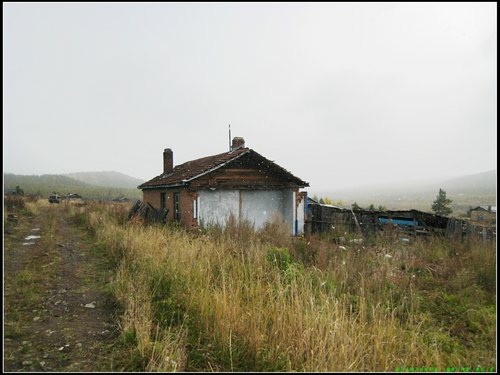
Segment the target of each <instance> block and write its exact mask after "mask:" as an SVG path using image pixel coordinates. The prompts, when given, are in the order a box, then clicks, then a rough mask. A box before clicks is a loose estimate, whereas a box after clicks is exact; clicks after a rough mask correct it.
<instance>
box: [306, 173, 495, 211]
mask: <svg viewBox="0 0 500 375" xmlns="http://www.w3.org/2000/svg"><path fill="white" fill-rule="evenodd" d="M496 182H497V172H496V170H491V171H487V172H482V173H476V174H471V175H466V176H460V177H456V178H452V179H446V180H443V181H434V182H425V183H420V184H419V183H418V182H411V184H410V183H408V182H404V181H402V182H401V183H396V184H392V185H388V186H363V187H355V188H352V189H339V190H336V189H334V188H332V189H331V190H327V191H318V192H315V191H312V192H311V195H313V196H314V195H316V196H317V197H328V198H330V199H333V200H334V201H339V200H340V201H342V202H343V203H344V205H345V206H350V205H351V204H352V203H353V202H356V203H358V204H359V205H361V206H362V207H363V206H369V205H370V204H374V205H375V206H376V207H378V206H379V205H382V206H384V207H386V208H387V209H412V208H414V209H418V210H422V211H429V212H430V210H431V204H432V202H433V201H434V200H435V199H436V196H437V194H438V192H439V189H440V188H441V189H443V190H444V191H446V196H447V197H448V198H450V199H452V200H453V203H452V209H453V210H454V212H455V213H464V212H466V211H467V210H468V208H469V207H470V206H472V207H475V206H479V205H492V206H495V205H496V186H497V184H496Z"/></svg>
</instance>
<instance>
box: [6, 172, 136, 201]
mask: <svg viewBox="0 0 500 375" xmlns="http://www.w3.org/2000/svg"><path fill="white" fill-rule="evenodd" d="M3 177H4V190H8V189H15V188H16V186H19V187H20V188H21V189H22V190H23V191H24V193H25V194H34V195H39V196H42V197H48V196H49V195H50V194H51V193H52V192H56V193H58V194H60V195H66V194H68V193H76V194H79V195H81V196H82V197H83V198H84V199H97V200H111V199H116V198H121V197H126V198H129V199H131V200H135V199H142V194H141V191H140V190H138V189H137V186H135V187H134V188H126V187H109V186H97V185H91V184H88V183H85V182H82V181H79V180H77V179H74V178H72V177H69V176H67V175H57V174H45V175H41V176H38V175H30V176H27V175H16V174H13V173H4V175H3Z"/></svg>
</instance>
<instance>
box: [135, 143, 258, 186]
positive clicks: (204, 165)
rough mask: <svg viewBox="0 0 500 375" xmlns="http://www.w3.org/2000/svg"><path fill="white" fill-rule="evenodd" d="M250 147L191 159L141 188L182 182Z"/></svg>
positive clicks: (244, 151)
mask: <svg viewBox="0 0 500 375" xmlns="http://www.w3.org/2000/svg"><path fill="white" fill-rule="evenodd" d="M248 151H249V149H248V148H243V147H242V148H239V149H236V150H234V151H231V152H224V153H222V154H217V155H212V156H207V157H204V158H200V159H195V160H191V161H188V162H185V163H183V164H180V165H177V166H176V167H175V168H174V170H173V171H172V172H171V173H168V174H164V173H162V174H161V175H159V176H156V177H154V178H153V179H151V180H149V181H147V182H145V183H143V184H142V185H139V189H142V188H148V187H160V186H167V185H176V184H182V183H183V181H184V180H189V179H190V178H193V177H196V176H198V175H200V174H202V173H204V172H207V171H209V170H211V169H213V168H215V167H217V166H219V165H221V164H224V163H226V162H228V161H230V160H232V159H234V158H236V157H238V156H240V155H242V154H244V153H246V152H248Z"/></svg>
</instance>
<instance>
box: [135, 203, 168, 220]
mask: <svg viewBox="0 0 500 375" xmlns="http://www.w3.org/2000/svg"><path fill="white" fill-rule="evenodd" d="M167 213H168V210H167V209H166V208H154V207H153V206H151V204H149V203H144V202H141V201H137V202H135V204H134V205H133V206H132V208H131V209H130V212H129V214H128V218H129V220H130V219H132V218H135V217H140V218H142V220H144V222H146V223H166V222H167Z"/></svg>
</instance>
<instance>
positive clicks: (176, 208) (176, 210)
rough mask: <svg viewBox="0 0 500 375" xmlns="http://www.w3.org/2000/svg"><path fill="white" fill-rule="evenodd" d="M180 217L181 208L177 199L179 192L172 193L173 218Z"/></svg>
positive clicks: (178, 218)
mask: <svg viewBox="0 0 500 375" xmlns="http://www.w3.org/2000/svg"><path fill="white" fill-rule="evenodd" d="M180 219H181V208H180V201H179V193H174V220H180Z"/></svg>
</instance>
